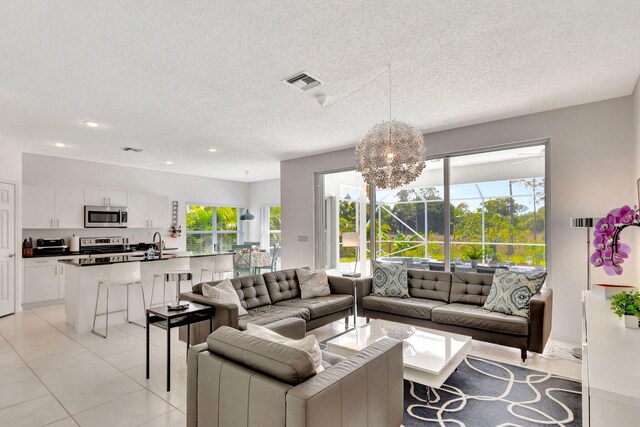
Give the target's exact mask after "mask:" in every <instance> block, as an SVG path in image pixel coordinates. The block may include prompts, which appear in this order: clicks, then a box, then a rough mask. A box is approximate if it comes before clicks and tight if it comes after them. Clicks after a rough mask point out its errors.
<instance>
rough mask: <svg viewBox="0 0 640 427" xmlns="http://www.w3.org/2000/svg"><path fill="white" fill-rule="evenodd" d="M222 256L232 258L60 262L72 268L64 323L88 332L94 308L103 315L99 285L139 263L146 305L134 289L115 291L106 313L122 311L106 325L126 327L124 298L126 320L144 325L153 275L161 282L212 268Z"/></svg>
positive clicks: (170, 287) (170, 289)
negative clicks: (171, 273)
mask: <svg viewBox="0 0 640 427" xmlns="http://www.w3.org/2000/svg"><path fill="white" fill-rule="evenodd" d="M223 255H226V256H231V253H230V252H201V253H198V252H182V253H175V254H165V255H161V256H156V257H149V258H148V257H146V256H143V255H115V256H114V255H111V256H90V257H84V258H77V259H65V260H60V261H59V262H60V263H62V264H65V265H67V266H69V267H73V268H67V269H66V270H67V274H66V296H65V311H66V315H67V323H68V324H69V325H71V326H72V327H73V329H74V330H75V331H76V332H88V331H90V330H91V328H92V324H93V317H94V311H95V310H96V305H97V307H98V310H97V311H98V312H99V313H102V312H104V310H105V307H106V304H107V299H106V298H107V296H106V293H105V292H103V293H102V294H101V295H100V297H99V298H97V295H98V282H100V281H109V280H110V278H111V277H112V275H113V274H114V273H115V274H117V273H118V271H117V269H119V268H123V269H124V268H130V267H131V263H139V266H140V277H141V281H142V287H143V289H144V296H145V299H146V303H145V304H143V296H142V294H141V293H140V292H139V291H135V290H134V289H132V290H131V291H128V290H127V289H125V288H124V287H123V288H114V289H113V290H112V292H111V295H110V296H109V311H120V310H122V311H121V312H119V313H114V314H110V315H109V325H110V326H111V325H115V324H119V323H125V322H126V321H127V316H126V313H125V308H126V307H127V298H129V320H130V321H136V322H137V323H144V319H145V309H146V308H148V307H149V305H150V304H151V301H149V297H148V296H150V295H151V290H152V286H153V280H154V275H161V276H162V278H164V273H165V272H167V271H174V270H191V271H194V272H195V271H199V270H200V268H202V267H203V266H206V265H211V264H212V263H213V259H212V258H213V257H216V256H223ZM126 266H128V267H126ZM197 277H199V276H197ZM161 280H163V279H161ZM159 284H160V286H157V285H156V286H157V287H156V289H155V290H154V292H155V294H156V295H161V294H162V289H163V286H162V282H160V283H159ZM191 285H192V284H191V283H189V282H183V283H182V286H183V289H182V291H185V290H188V289H187V287H190V286H191ZM175 286H176V284H175V283H167V286H166V289H165V292H166V295H165V297H166V300H167V301H173V300H174V299H175V295H176V289H175ZM162 300H163V299H162V298H160V296H155V297H154V303H155V304H157V303H158V301H162ZM98 322H99V323H97V324H96V328H98V327H99V328H104V318H100V319H99V320H98Z"/></svg>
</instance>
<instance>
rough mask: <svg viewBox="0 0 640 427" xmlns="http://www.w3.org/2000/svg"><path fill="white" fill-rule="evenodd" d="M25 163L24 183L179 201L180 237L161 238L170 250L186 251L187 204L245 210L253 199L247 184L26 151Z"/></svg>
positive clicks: (141, 233)
mask: <svg viewBox="0 0 640 427" xmlns="http://www.w3.org/2000/svg"><path fill="white" fill-rule="evenodd" d="M18 163H20V162H18ZM22 164H23V174H22V175H23V182H24V184H30V185H49V186H60V187H71V188H90V189H100V190H113V191H125V192H145V193H155V194H159V195H164V196H169V198H170V200H171V201H173V200H177V201H179V202H180V212H179V218H180V223H181V224H182V231H183V233H182V236H181V237H179V238H175V239H173V238H170V237H169V236H168V230H163V238H164V239H166V240H167V243H166V245H167V247H178V248H180V250H184V248H185V247H186V234H185V230H186V226H185V206H186V203H187V202H191V203H203V204H215V205H219V206H236V207H241V208H244V207H246V206H247V203H248V200H249V198H248V193H249V184H247V183H244V182H237V181H225V180H220V179H213V178H202V177H196V176H191V175H182V174H174V173H167V172H158V171H151V170H146V169H137V168H131V167H124V166H115V165H108V164H104V163H95V162H87V161H82V160H71V159H64V158H61V157H50V156H42V155H37V154H28V153H24V154H23V156H22ZM170 212H171V210H170V207H167V215H170ZM154 231H155V230H147V229H139V230H134V229H127V230H100V229H88V230H85V229H80V230H24V235H25V236H31V237H33V238H34V239H35V238H36V237H70V236H71V234H72V233H74V234H77V235H80V236H87V235H91V236H103V235H114V234H115V235H118V236H120V235H123V236H127V237H131V236H132V235H135V238H134V239H133V242H140V241H150V240H151V237H152V235H153V232H154Z"/></svg>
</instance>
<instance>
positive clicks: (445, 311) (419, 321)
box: [356, 270, 553, 362]
mask: <svg viewBox="0 0 640 427" xmlns="http://www.w3.org/2000/svg"><path fill="white" fill-rule="evenodd" d="M407 272H408V282H409V295H410V298H404V299H402V298H390V297H381V296H375V295H371V287H372V279H371V278H370V277H369V278H362V279H357V280H356V298H357V310H358V316H362V317H366V318H374V319H386V320H391V321H394V322H400V323H408V324H412V325H416V326H423V327H426V328H432V329H438V330H442V331H448V332H453V333H458V334H462V335H468V336H471V337H472V338H473V339H476V340H480V341H486V342H490V343H494V344H500V345H506V346H510V347H515V348H519V349H520V351H521V357H522V361H523V362H524V361H525V360H526V358H527V351H532V352H535V353H542V352H543V351H544V347H545V345H546V343H547V340H548V339H549V335H550V333H551V311H552V304H553V298H552V291H551V289H549V288H543V289H542V290H541V291H540V292H539V293H537V294H536V295H534V296H533V298H532V299H531V303H530V305H531V308H530V318H529V319H528V320H527V319H526V318H524V317H518V316H510V315H506V314H502V313H495V312H491V311H488V310H485V309H484V308H482V306H483V305H484V302H485V301H486V299H487V296H488V295H489V290H490V289H491V284H492V282H493V275H492V274H480V273H462V272H460V273H457V272H454V273H447V272H437V271H428V270H407Z"/></svg>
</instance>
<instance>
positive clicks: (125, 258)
mask: <svg viewBox="0 0 640 427" xmlns="http://www.w3.org/2000/svg"><path fill="white" fill-rule="evenodd" d="M231 254H233V252H212V251H208V252H180V253H176V254H164V255H162V256H161V257H156V258H145V256H144V255H93V256H90V257H83V258H76V259H61V260H58V262H60V263H63V264H67V265H71V266H73V267H93V266H97V265H111V264H121V263H125V262H153V261H166V260H170V259H179V258H200V257H211V256H218V255H231Z"/></svg>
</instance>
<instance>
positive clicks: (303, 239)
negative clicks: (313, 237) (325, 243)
mask: <svg viewBox="0 0 640 427" xmlns="http://www.w3.org/2000/svg"><path fill="white" fill-rule="evenodd" d="M308 241H309V236H298V242H308Z"/></svg>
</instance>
